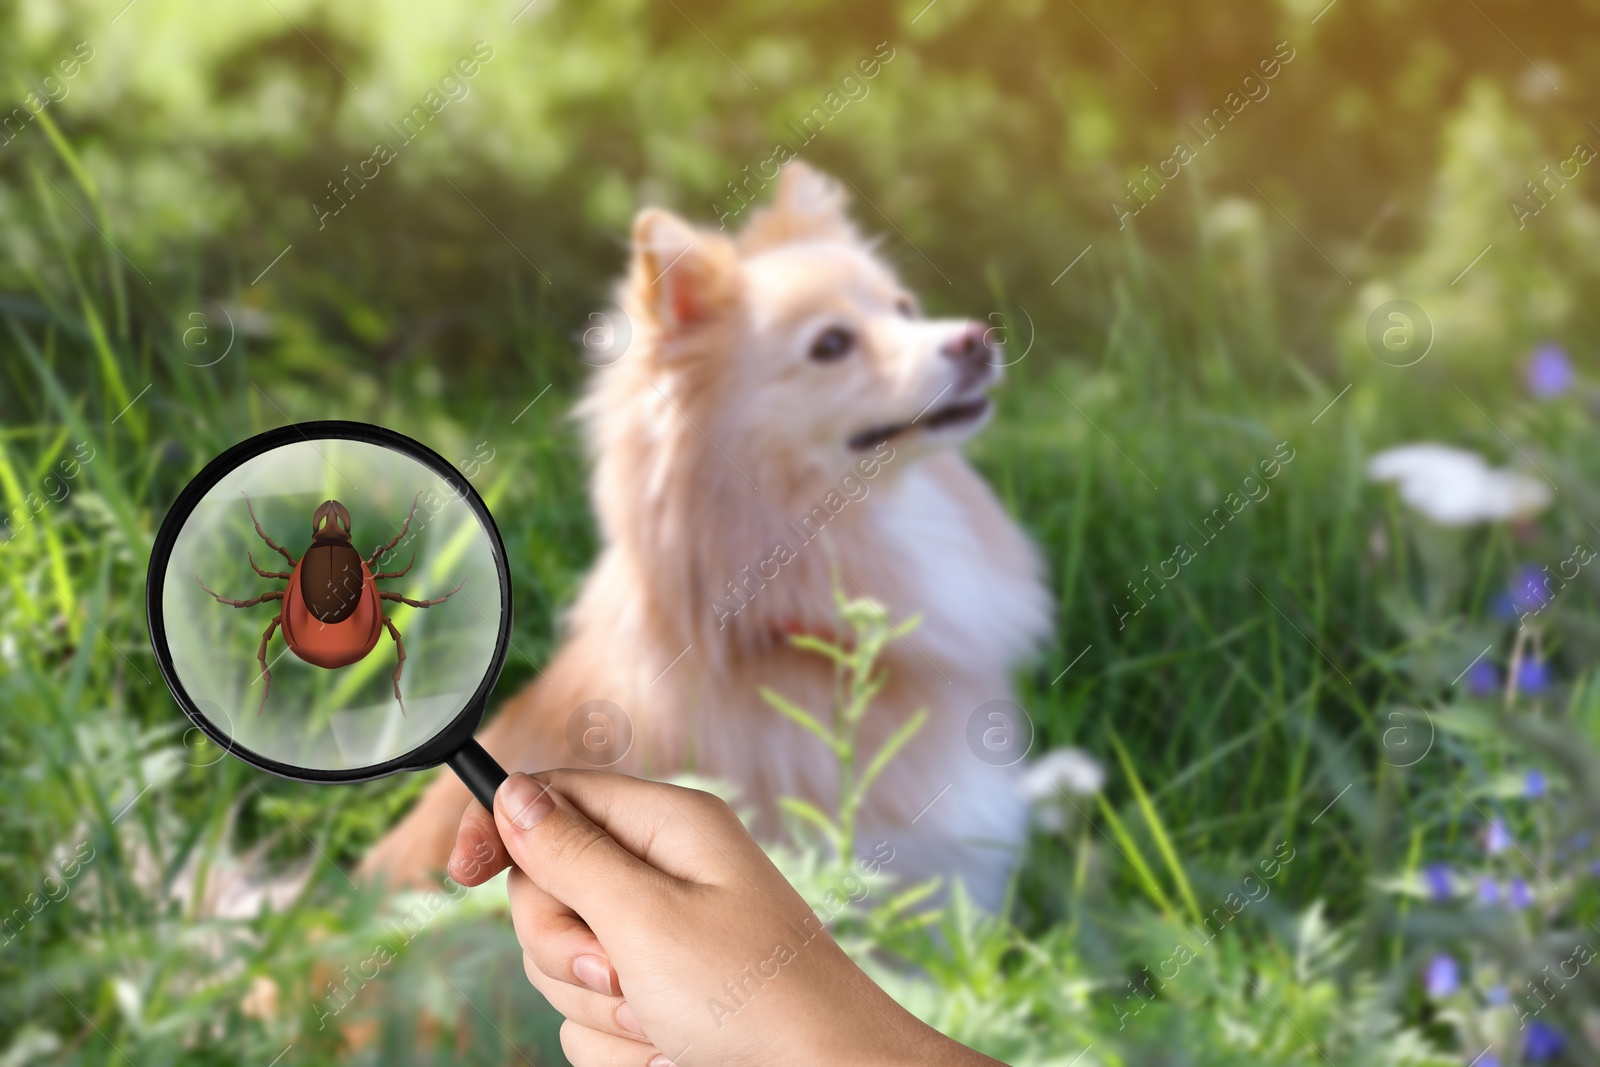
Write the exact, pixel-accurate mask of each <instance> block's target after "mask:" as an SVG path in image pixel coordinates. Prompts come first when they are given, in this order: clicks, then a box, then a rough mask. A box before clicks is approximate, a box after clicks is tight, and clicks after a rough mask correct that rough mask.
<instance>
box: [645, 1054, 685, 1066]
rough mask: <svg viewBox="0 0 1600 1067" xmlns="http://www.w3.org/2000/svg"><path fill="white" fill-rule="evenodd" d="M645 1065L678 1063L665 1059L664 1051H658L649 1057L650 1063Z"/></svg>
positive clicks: (673, 1064)
mask: <svg viewBox="0 0 1600 1067" xmlns="http://www.w3.org/2000/svg"><path fill="white" fill-rule="evenodd" d="M647 1067H678V1065H677V1064H675V1063H673V1062H672V1061H671V1060H669V1059H667V1054H666V1053H665V1052H658V1053H656V1054H655V1055H654V1056H651V1057H650V1063H649V1064H648V1065H647Z"/></svg>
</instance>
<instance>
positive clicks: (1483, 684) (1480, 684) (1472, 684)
mask: <svg viewBox="0 0 1600 1067" xmlns="http://www.w3.org/2000/svg"><path fill="white" fill-rule="evenodd" d="M1500 682H1501V680H1500V668H1499V667H1496V666H1495V665H1494V664H1493V663H1490V662H1489V661H1488V660H1483V659H1480V660H1479V661H1478V662H1476V663H1474V664H1473V665H1472V666H1470V667H1468V668H1467V692H1468V693H1471V694H1472V695H1473V696H1475V697H1486V696H1491V695H1493V694H1494V693H1497V692H1499V690H1500Z"/></svg>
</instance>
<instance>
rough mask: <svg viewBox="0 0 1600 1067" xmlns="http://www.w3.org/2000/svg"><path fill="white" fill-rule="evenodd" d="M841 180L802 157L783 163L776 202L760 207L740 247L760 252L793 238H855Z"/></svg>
mask: <svg viewBox="0 0 1600 1067" xmlns="http://www.w3.org/2000/svg"><path fill="white" fill-rule="evenodd" d="M844 206H845V195H844V190H843V189H841V188H840V187H839V183H838V182H836V181H834V180H833V179H832V178H830V177H828V176H827V175H826V174H823V173H822V172H821V171H818V170H812V169H811V168H810V167H808V166H806V165H805V164H804V163H801V162H800V161H799V160H792V161H791V162H789V163H785V164H784V165H783V171H782V173H781V174H780V175H779V176H778V193H777V196H776V197H775V198H774V200H773V202H772V206H771V207H768V208H763V209H761V210H760V211H757V212H756V213H755V214H753V215H752V216H751V217H750V222H749V223H748V224H747V225H746V226H745V228H744V230H743V231H742V232H740V234H739V250H740V251H741V252H744V253H746V254H748V253H752V252H760V251H762V250H764V249H767V248H772V247H773V246H775V245H781V244H787V243H788V242H790V241H805V240H817V239H823V240H827V239H833V240H841V241H851V240H855V239H856V237H857V234H856V228H855V227H854V226H853V225H851V223H850V218H849V216H848V215H846V214H845V209H844Z"/></svg>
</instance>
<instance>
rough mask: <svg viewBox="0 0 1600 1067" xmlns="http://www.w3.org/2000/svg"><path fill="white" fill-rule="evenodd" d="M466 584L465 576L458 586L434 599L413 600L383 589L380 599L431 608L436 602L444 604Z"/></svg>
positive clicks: (379, 595) (415, 606)
mask: <svg viewBox="0 0 1600 1067" xmlns="http://www.w3.org/2000/svg"><path fill="white" fill-rule="evenodd" d="M466 584H467V580H466V579H465V578H463V579H461V580H460V581H459V582H457V583H456V587H455V588H454V589H452V590H450V591H449V592H448V593H446V594H445V595H444V596H442V597H438V598H436V599H434V600H412V599H411V598H409V597H403V596H401V595H400V594H399V593H391V592H389V591H388V590H387V589H384V590H381V591H380V592H379V593H378V599H379V600H396V601H399V602H400V603H402V604H410V605H411V606H412V607H414V608H431V607H433V606H434V605H435V604H443V603H444V602H445V601H446V600H449V599H450V598H451V597H453V596H455V595H456V594H457V593H459V592H461V587H462V586H464V585H466Z"/></svg>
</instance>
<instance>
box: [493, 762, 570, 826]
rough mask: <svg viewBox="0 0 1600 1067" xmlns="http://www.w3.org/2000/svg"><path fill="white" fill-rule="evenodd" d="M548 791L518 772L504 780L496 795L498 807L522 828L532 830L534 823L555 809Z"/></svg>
mask: <svg viewBox="0 0 1600 1067" xmlns="http://www.w3.org/2000/svg"><path fill="white" fill-rule="evenodd" d="M549 792H550V791H549V790H548V789H546V788H544V786H542V785H540V784H539V783H538V782H535V781H534V780H533V779H532V778H529V777H528V776H527V775H526V774H522V773H520V772H519V773H517V774H513V775H512V776H511V777H509V778H507V779H506V780H505V782H504V784H502V785H501V786H500V791H499V793H498V794H497V796H498V797H499V799H500V807H501V808H502V809H503V810H504V811H505V813H506V816H507V817H508V818H509V819H510V820H511V821H512V822H514V823H516V824H517V825H518V826H520V827H522V828H523V829H524V830H532V829H533V824H534V823H536V822H538V821H539V820H540V819H542V818H544V817H545V816H546V815H549V814H550V813H551V812H552V811H554V810H556V806H555V804H554V803H553V802H552V801H551V800H550V797H549V796H548V794H549Z"/></svg>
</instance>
